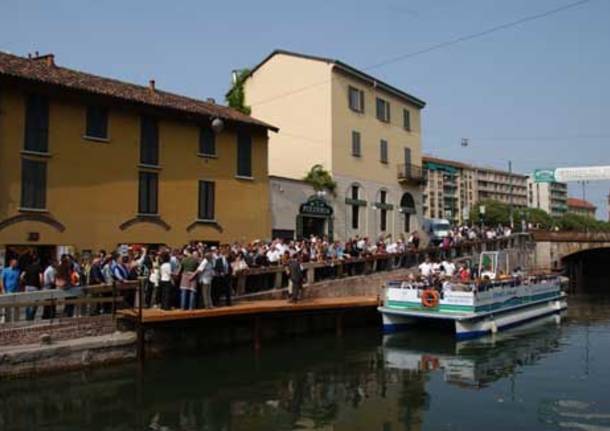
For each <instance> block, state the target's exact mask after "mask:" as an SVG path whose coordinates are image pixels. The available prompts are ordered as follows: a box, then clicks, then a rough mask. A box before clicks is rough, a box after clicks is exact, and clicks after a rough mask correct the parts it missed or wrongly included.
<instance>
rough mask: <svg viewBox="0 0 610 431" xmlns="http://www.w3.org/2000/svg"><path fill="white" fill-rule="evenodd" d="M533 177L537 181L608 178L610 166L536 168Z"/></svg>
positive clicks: (609, 177)
mask: <svg viewBox="0 0 610 431" xmlns="http://www.w3.org/2000/svg"><path fill="white" fill-rule="evenodd" d="M533 177H534V181H535V182H537V183H552V182H555V181H559V182H566V183H567V182H571V181H599V180H610V166H583V167H577V168H556V169H536V170H535V171H534V175H533Z"/></svg>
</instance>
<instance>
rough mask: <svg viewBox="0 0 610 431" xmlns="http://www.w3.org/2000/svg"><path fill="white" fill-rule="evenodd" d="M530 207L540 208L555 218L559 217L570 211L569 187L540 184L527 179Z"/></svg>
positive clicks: (560, 184) (556, 184)
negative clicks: (568, 202)
mask: <svg viewBox="0 0 610 431" xmlns="http://www.w3.org/2000/svg"><path fill="white" fill-rule="evenodd" d="M527 189H528V197H527V199H528V206H529V207H530V208H539V209H542V210H544V211H546V212H547V213H549V214H550V215H552V216H553V217H559V216H561V215H563V214H565V212H566V211H567V210H568V204H567V201H568V185H567V184H566V183H559V182H552V183H538V182H536V181H534V180H533V179H532V178H531V177H530V178H528V179H527Z"/></svg>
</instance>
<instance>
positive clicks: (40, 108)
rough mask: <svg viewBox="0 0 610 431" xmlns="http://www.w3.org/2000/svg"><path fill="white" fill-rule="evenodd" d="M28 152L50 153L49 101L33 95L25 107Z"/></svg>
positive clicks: (26, 147)
mask: <svg viewBox="0 0 610 431" xmlns="http://www.w3.org/2000/svg"><path fill="white" fill-rule="evenodd" d="M24 149H25V150H26V151H35V152H37V153H47V152H48V151H49V99H47V98H46V97H44V96H40V95H37V94H32V95H30V96H28V98H27V101H26V107H25V143H24Z"/></svg>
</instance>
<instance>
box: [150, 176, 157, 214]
mask: <svg viewBox="0 0 610 431" xmlns="http://www.w3.org/2000/svg"><path fill="white" fill-rule="evenodd" d="M149 175H150V192H149V193H150V213H151V214H157V213H158V212H159V175H158V174H155V173H152V172H150V173H149Z"/></svg>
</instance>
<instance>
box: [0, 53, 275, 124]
mask: <svg viewBox="0 0 610 431" xmlns="http://www.w3.org/2000/svg"><path fill="white" fill-rule="evenodd" d="M2 76H5V77H12V78H17V79H23V80H30V81H36V82H40V83H43V84H48V85H51V86H58V87H64V88H66V89H71V90H77V91H84V92H88V93H92V94H97V95H102V96H109V97H114V98H119V99H123V100H126V101H130V102H136V103H142V104H145V105H149V106H152V107H156V108H162V109H170V110H175V111H179V112H182V113H186V114H191V115H201V116H206V117H218V118H222V119H224V120H228V121H233V122H237V123H244V124H251V125H254V126H260V127H264V128H266V129H270V130H274V131H277V128H276V127H274V126H272V125H270V124H267V123H265V122H263V121H259V120H257V119H255V118H253V117H250V116H248V115H246V114H242V113H241V112H239V111H237V110H235V109H232V108H229V107H226V106H222V105H217V104H215V103H210V102H204V101H202V100H197V99H192V98H189V97H185V96H180V95H178V94H173V93H168V92H166V91H161V90H158V89H155V90H152V89H151V88H150V87H145V86H141V85H136V84H131V83H128V82H123V81H119V80H116V79H110V78H103V77H100V76H96V75H92V74H89V73H85V72H80V71H78V70H73V69H68V68H65V67H59V66H56V65H54V64H53V57H52V56H42V57H37V58H32V59H29V58H24V57H19V56H16V55H12V54H7V53H5V52H2V51H0V77H2Z"/></svg>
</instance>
